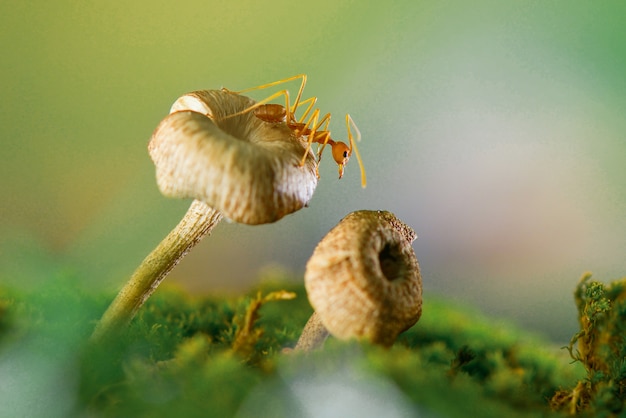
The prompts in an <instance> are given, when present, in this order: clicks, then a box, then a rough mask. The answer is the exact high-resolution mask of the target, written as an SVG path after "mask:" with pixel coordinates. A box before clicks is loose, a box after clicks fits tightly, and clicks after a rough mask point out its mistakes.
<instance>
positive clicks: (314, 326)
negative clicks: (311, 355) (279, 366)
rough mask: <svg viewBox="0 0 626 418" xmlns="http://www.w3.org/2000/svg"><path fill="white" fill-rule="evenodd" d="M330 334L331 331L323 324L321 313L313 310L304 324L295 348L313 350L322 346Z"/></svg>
mask: <svg viewBox="0 0 626 418" xmlns="http://www.w3.org/2000/svg"><path fill="white" fill-rule="evenodd" d="M329 335H330V333H329V332H328V330H327V329H326V327H325V326H324V324H322V320H321V319H320V317H319V315H318V314H317V313H316V312H313V314H312V315H311V317H310V318H309V320H308V321H307V323H306V325H305V326H304V329H303V330H302V334H301V335H300V338H299V339H298V343H297V344H296V346H295V347H294V350H303V351H311V350H315V349H317V348H320V347H321V346H322V344H324V342H325V341H326V338H328V336H329Z"/></svg>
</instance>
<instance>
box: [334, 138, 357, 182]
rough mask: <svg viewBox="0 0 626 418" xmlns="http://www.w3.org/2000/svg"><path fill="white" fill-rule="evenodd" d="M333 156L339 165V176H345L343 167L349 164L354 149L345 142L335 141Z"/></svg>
mask: <svg viewBox="0 0 626 418" xmlns="http://www.w3.org/2000/svg"><path fill="white" fill-rule="evenodd" d="M332 152H333V158H334V159H335V162H336V163H337V165H338V166H339V178H341V177H343V167H344V166H345V165H346V164H348V160H350V156H351V155H352V150H351V149H350V147H348V146H347V145H346V144H344V143H343V142H335V143H333V145H332Z"/></svg>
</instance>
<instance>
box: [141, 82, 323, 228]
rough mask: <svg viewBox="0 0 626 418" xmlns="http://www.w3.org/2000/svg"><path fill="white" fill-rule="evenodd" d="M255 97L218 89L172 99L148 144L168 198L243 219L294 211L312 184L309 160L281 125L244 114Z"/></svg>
mask: <svg viewBox="0 0 626 418" xmlns="http://www.w3.org/2000/svg"><path fill="white" fill-rule="evenodd" d="M253 104H254V101H253V100H252V99H250V98H248V97H246V96H241V95H238V94H235V93H231V92H228V91H222V90H204V91H198V92H194V93H190V94H187V95H185V96H183V97H181V98H179V99H178V100H177V101H176V102H175V103H174V105H173V106H172V109H171V112H172V113H170V115H169V116H167V117H166V118H165V119H164V120H163V121H162V122H161V123H160V124H159V126H158V127H157V128H156V130H155V132H154V134H153V135H152V139H151V141H150V144H149V146H148V150H149V152H150V156H151V157H152V160H153V161H154V164H155V165H156V173H157V184H158V186H159V189H160V190H161V192H162V193H163V194H164V195H166V196H170V197H179V198H194V199H198V200H201V201H203V202H205V203H207V204H208V205H209V206H210V207H212V208H214V209H216V210H218V211H219V212H221V213H222V214H223V215H224V216H225V217H227V218H230V219H232V220H234V221H236V222H241V223H245V224H252V225H256V224H263V223H269V222H274V221H277V220H278V219H280V218H282V217H283V216H285V215H287V214H290V213H292V212H295V211H297V210H298V209H301V208H302V207H303V206H305V205H306V204H307V203H308V201H309V200H310V199H311V197H312V195H313V192H314V190H315V187H316V185H317V176H316V162H315V158H314V156H313V153H309V155H308V156H307V158H306V161H305V164H304V166H300V162H301V159H302V155H303V152H304V146H303V144H302V143H301V141H300V139H299V138H297V137H295V136H294V135H293V133H292V131H291V130H290V129H289V128H288V127H287V126H286V125H285V124H284V123H282V124H272V123H267V122H263V121H262V120H261V119H259V118H257V117H256V116H255V115H254V112H247V113H244V114H241V115H237V116H233V117H228V116H229V115H232V114H235V113H238V112H240V111H242V110H245V109H248V108H249V107H250V106H251V105H253Z"/></svg>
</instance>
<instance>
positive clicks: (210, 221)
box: [91, 200, 222, 342]
mask: <svg viewBox="0 0 626 418" xmlns="http://www.w3.org/2000/svg"><path fill="white" fill-rule="evenodd" d="M221 219H222V214H221V213H220V212H218V211H217V210H215V209H213V208H211V207H210V206H209V205H207V204H206V203H204V202H202V201H200V200H194V201H193V203H192V204H191V206H190V207H189V209H188V210H187V213H186V214H185V216H184V217H183V219H182V220H181V221H180V222H179V223H178V225H176V227H175V228H174V229H173V230H172V231H171V232H170V233H169V234H168V235H167V236H166V237H165V239H163V241H161V243H160V244H159V245H158V246H157V247H156V248H155V249H154V250H152V252H151V253H150V254H149V255H148V256H147V257H146V258H145V259H144V260H143V261H142V262H141V264H140V265H139V267H138V268H137V270H135V272H134V273H133V275H132V276H131V278H130V280H129V281H128V283H126V285H125V286H124V287H123V288H122V290H121V291H120V292H119V293H118V295H117V297H116V298H115V300H114V301H113V302H112V303H111V305H110V306H109V308H108V309H107V310H106V312H105V313H104V315H103V316H102V319H100V322H99V323H98V325H97V326H96V328H95V330H94V332H93V334H92V335H91V340H92V341H94V342H97V341H102V340H104V339H106V338H108V337H109V336H111V335H113V334H114V333H116V332H118V331H119V330H121V329H123V328H124V327H125V326H126V325H128V323H129V322H130V321H131V320H132V319H133V317H134V316H135V314H136V313H137V311H138V310H139V308H140V307H141V305H143V304H144V302H145V301H146V300H147V299H148V298H149V297H150V295H151V294H152V293H153V292H154V291H155V290H156V288H157V287H158V286H159V284H160V283H161V281H163V279H164V278H165V276H167V274H168V273H169V272H170V271H171V270H172V269H173V268H174V266H175V265H176V264H178V262H179V261H180V260H181V259H182V258H183V257H184V256H185V254H187V252H188V251H189V250H191V249H192V248H193V247H194V246H195V245H196V244H197V243H198V242H200V240H201V239H202V238H203V237H204V236H205V235H208V234H209V233H210V232H211V230H212V229H213V228H214V227H215V225H217V224H218V223H219V221H220V220H221Z"/></svg>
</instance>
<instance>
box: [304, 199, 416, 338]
mask: <svg viewBox="0 0 626 418" xmlns="http://www.w3.org/2000/svg"><path fill="white" fill-rule="evenodd" d="M415 238H416V235H415V232H414V231H413V230H412V229H411V228H410V227H409V226H407V225H405V224H404V223H402V222H401V221H400V220H398V219H397V218H396V217H395V216H394V215H393V214H392V213H390V212H386V211H358V212H353V213H351V214H349V215H348V216H346V217H345V218H344V219H342V220H341V221H340V222H339V224H338V225H337V226H336V227H335V228H333V229H332V230H331V231H330V232H329V233H328V234H327V235H326V236H325V237H324V239H322V241H321V242H320V243H319V244H318V245H317V247H316V248H315V251H314V252H313V255H312V256H311V258H310V259H309V261H308V263H307V266H306V272H305V276H304V283H305V286H306V290H307V294H308V297H309V301H310V302H311V305H312V306H313V308H314V309H315V312H317V314H318V315H319V316H320V319H321V321H322V323H323V324H324V326H325V327H326V328H327V329H328V331H329V332H330V333H331V334H333V335H334V336H335V337H337V338H339V339H350V338H366V339H369V340H370V341H372V342H373V343H377V344H382V345H391V344H393V342H394V341H395V339H396V337H397V336H398V334H399V333H401V332H403V331H405V330H407V329H408V328H410V327H411V326H413V325H414V324H415V323H416V322H417V320H418V319H419V317H420V316H421V313H422V278H421V275H420V271H419V265H418V263H417V258H416V257H415V253H414V251H413V248H412V247H411V242H412V241H413V240H415Z"/></svg>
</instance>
